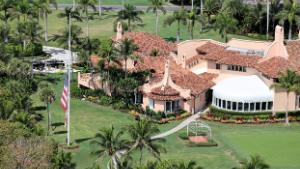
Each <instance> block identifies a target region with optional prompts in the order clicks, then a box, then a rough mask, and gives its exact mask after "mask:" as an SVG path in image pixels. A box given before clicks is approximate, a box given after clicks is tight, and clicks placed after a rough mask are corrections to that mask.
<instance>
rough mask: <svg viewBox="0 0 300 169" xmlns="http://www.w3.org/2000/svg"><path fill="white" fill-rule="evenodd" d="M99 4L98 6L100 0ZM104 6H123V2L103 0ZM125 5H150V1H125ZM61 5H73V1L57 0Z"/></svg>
mask: <svg viewBox="0 0 300 169" xmlns="http://www.w3.org/2000/svg"><path fill="white" fill-rule="evenodd" d="M96 1H97V4H98V0H96ZM101 2H102V4H103V5H122V0H101ZM124 2H125V3H129V4H132V5H149V4H150V3H149V0H124ZM57 3H60V4H73V0H57Z"/></svg>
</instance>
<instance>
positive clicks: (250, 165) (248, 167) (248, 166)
mask: <svg viewBox="0 0 300 169" xmlns="http://www.w3.org/2000/svg"><path fill="white" fill-rule="evenodd" d="M241 165H242V166H241V167H235V168H233V169H269V168H270V166H269V165H268V164H267V163H266V162H265V161H264V160H263V159H262V158H261V157H260V156H258V155H256V156H251V159H250V161H242V162H241Z"/></svg>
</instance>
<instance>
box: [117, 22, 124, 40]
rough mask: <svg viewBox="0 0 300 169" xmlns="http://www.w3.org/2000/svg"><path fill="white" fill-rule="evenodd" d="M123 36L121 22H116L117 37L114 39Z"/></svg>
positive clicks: (119, 38)
mask: <svg viewBox="0 0 300 169" xmlns="http://www.w3.org/2000/svg"><path fill="white" fill-rule="evenodd" d="M122 38H123V26H122V23H121V22H118V24H117V37H116V41H120V40H122Z"/></svg>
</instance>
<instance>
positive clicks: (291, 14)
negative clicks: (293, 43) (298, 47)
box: [277, 0, 300, 39]
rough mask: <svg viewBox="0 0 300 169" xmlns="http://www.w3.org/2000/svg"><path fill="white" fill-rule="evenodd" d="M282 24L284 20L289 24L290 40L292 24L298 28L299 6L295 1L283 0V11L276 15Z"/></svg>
mask: <svg viewBox="0 0 300 169" xmlns="http://www.w3.org/2000/svg"><path fill="white" fill-rule="evenodd" d="M277 17H278V18H280V20H281V23H282V24H283V23H284V22H285V21H286V20H287V21H288V23H289V37H288V38H289V39H292V27H293V24H294V23H296V25H298V26H300V5H299V4H298V2H297V1H296V0H284V3H283V10H282V11H280V12H279V13H278V15H277Z"/></svg>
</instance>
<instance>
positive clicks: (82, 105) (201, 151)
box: [33, 75, 300, 169]
mask: <svg viewBox="0 0 300 169" xmlns="http://www.w3.org/2000/svg"><path fill="white" fill-rule="evenodd" d="M51 76H52V77H53V75H51ZM54 77H58V81H57V82H56V84H55V85H54V87H55V91H56V95H57V98H58V99H57V100H56V101H55V103H53V104H52V106H51V111H52V112H53V113H54V121H55V122H63V119H64V113H63V112H62V110H61V108H60V106H59V98H60V93H61V89H62V84H63V81H62V76H57V75H56V76H54ZM33 100H34V101H35V104H36V105H41V104H42V103H40V102H39V101H38V100H37V97H36V96H34V97H33ZM71 104H72V112H71V136H72V140H73V141H75V140H77V139H84V138H87V137H92V136H93V135H94V134H95V133H96V132H97V131H98V130H99V129H101V128H103V127H110V126H111V125H113V126H114V127H115V128H116V130H121V129H123V127H124V126H126V125H128V124H130V123H134V120H133V118H132V117H130V116H129V115H128V114H126V113H122V112H119V111H115V110H113V109H111V108H108V107H102V106H98V105H95V104H92V103H89V102H86V101H80V100H78V99H72V102H71ZM44 113H45V112H44ZM45 115H46V114H45ZM179 123H180V122H173V123H169V124H165V125H159V128H160V130H161V131H167V130H169V129H171V128H172V127H174V126H176V125H177V124H179ZM42 124H43V125H44V126H46V121H44V122H43V123H42ZM208 124H209V125H210V126H211V127H212V131H213V137H214V140H216V141H217V142H218V145H219V146H218V147H187V146H186V145H185V143H184V141H183V140H181V139H180V138H178V134H174V135H171V136H168V137H167V138H166V143H165V144H164V146H165V148H166V149H167V153H166V154H162V159H173V160H195V161H197V163H198V164H200V165H201V166H203V167H204V168H207V169H230V168H232V167H235V166H237V165H238V160H242V159H245V158H249V156H250V155H254V154H259V155H261V156H262V157H263V158H264V159H265V160H266V162H267V163H269V164H270V165H271V167H272V169H282V168H284V169H296V168H299V167H300V162H299V160H298V157H299V156H300V151H299V150H300V144H299V140H300V130H299V127H300V125H299V124H293V125H292V126H291V127H285V126H284V125H283V124H275V125H228V124H218V123H211V122H209V123H208ZM65 130H66V129H65V128H64V127H63V126H61V127H58V128H57V129H56V130H55V132H58V131H65ZM184 131H185V129H183V130H182V131H181V132H184ZM65 137H66V135H65V134H54V135H53V136H51V138H54V139H55V140H57V141H58V142H59V143H65ZM94 148H95V147H92V146H91V145H90V144H89V141H87V142H82V143H80V150H79V151H76V152H74V153H73V157H74V161H75V162H76V163H77V168H79V169H84V168H86V167H88V166H90V165H91V164H92V163H93V162H95V160H96V157H93V156H90V152H91V150H92V149H94ZM138 155H139V153H134V154H133V159H134V162H135V163H138V162H137V161H138ZM144 159H145V162H146V161H147V160H153V157H152V156H150V155H149V154H148V153H145V156H144ZM98 162H99V163H100V165H101V166H102V167H103V168H105V167H106V163H107V159H99V160H98Z"/></svg>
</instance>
